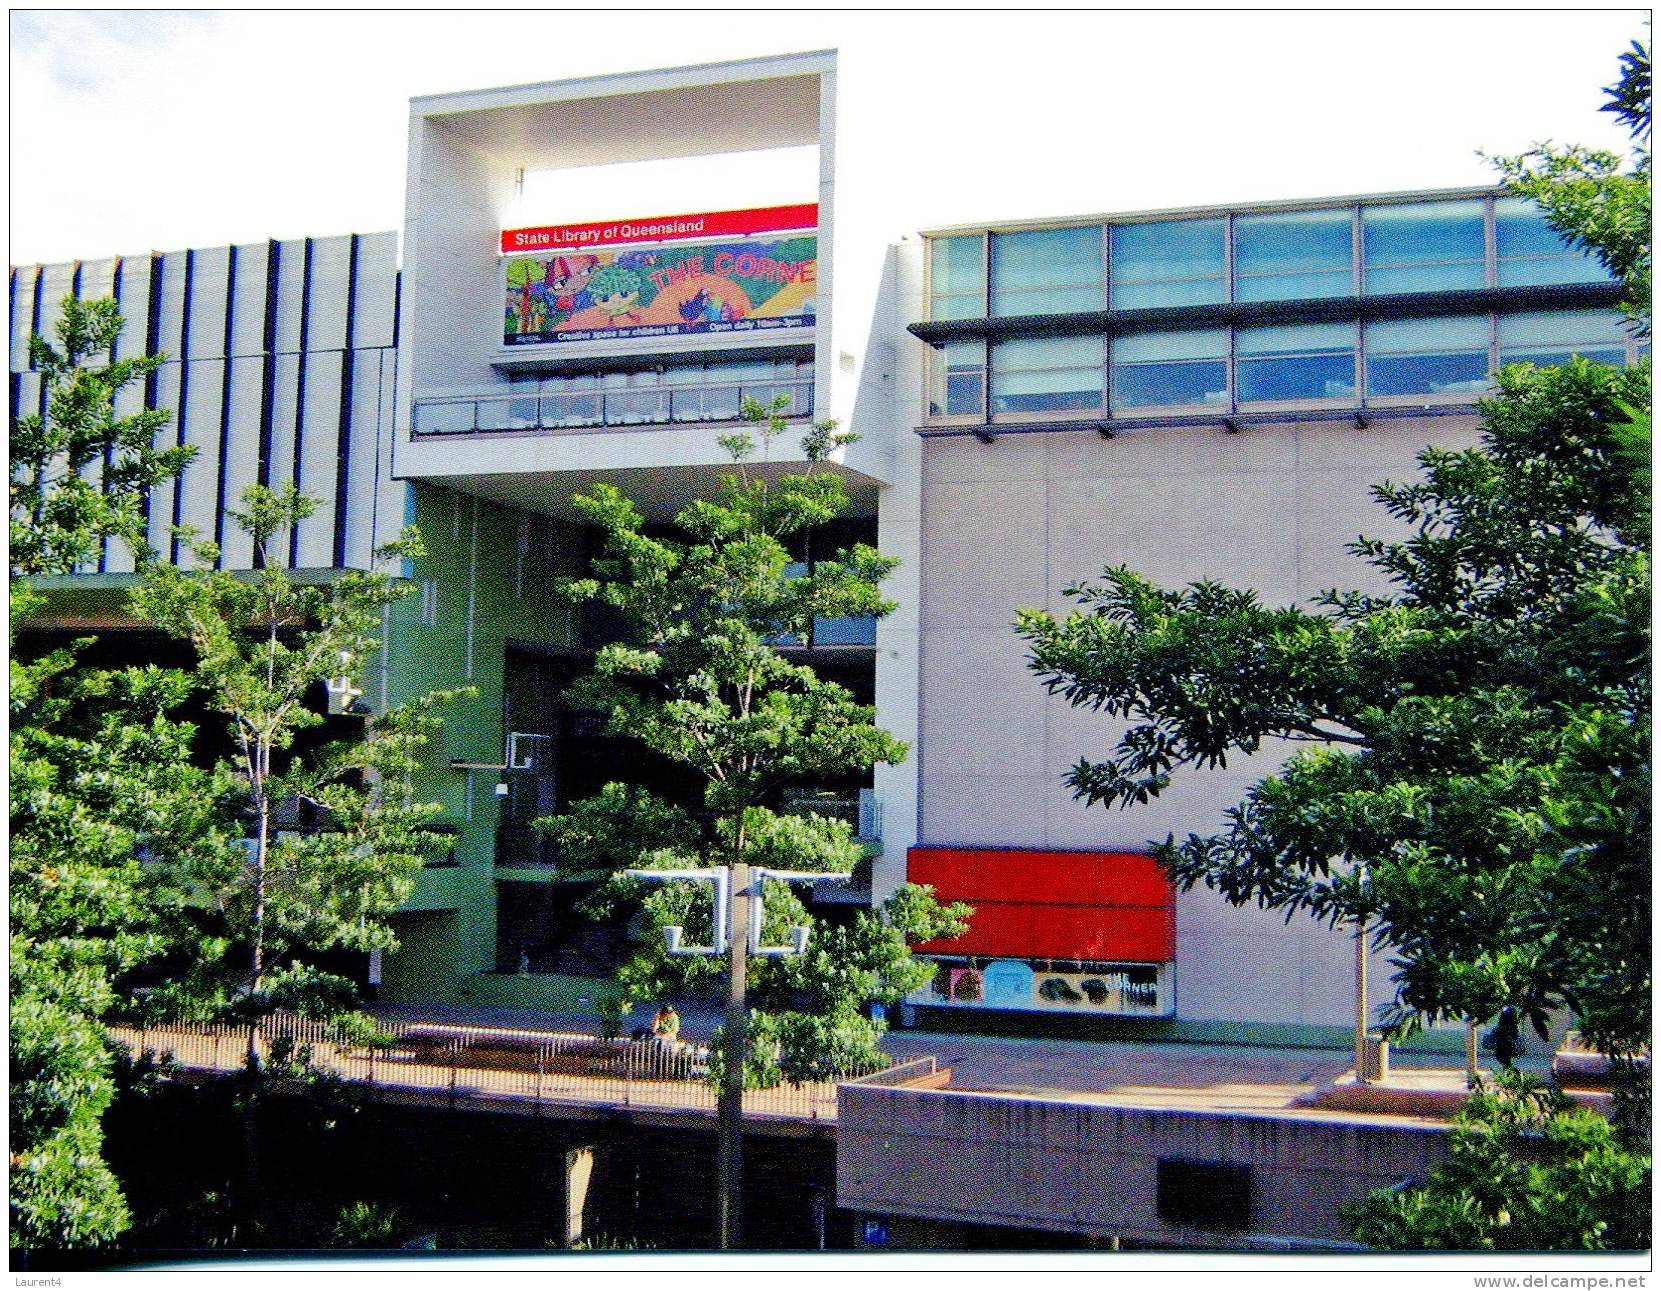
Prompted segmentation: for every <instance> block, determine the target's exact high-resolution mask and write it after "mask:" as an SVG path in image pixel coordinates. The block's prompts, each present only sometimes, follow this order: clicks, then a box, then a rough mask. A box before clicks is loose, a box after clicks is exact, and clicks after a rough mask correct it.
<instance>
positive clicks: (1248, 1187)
mask: <svg viewBox="0 0 1661 1291" xmlns="http://www.w3.org/2000/svg"><path fill="white" fill-rule="evenodd" d="M1157 1187H1158V1191H1157V1205H1158V1213H1159V1217H1160V1218H1161V1219H1163V1220H1167V1221H1169V1222H1170V1223H1173V1224H1192V1225H1193V1226H1194V1227H1196V1228H1244V1227H1246V1225H1247V1223H1248V1222H1249V1220H1250V1219H1251V1192H1252V1168H1251V1167H1250V1166H1249V1165H1237V1164H1234V1163H1232V1162H1227V1161H1189V1160H1186V1159H1184V1158H1182V1157H1161V1158H1160V1160H1159V1181H1158V1185H1157Z"/></svg>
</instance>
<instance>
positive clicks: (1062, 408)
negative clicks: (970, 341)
mask: <svg viewBox="0 0 1661 1291" xmlns="http://www.w3.org/2000/svg"><path fill="white" fill-rule="evenodd" d="M991 384H992V401H991V402H992V411H993V412H1004V413H1012V412H1013V413H1019V412H1078V411H1084V410H1088V409H1092V408H1100V407H1101V406H1102V342H1101V338H1100V337H1091V336H1078V337H1056V338H1044V339H1035V340H1022V341H1008V342H1005V343H1004V344H1001V345H994V346H993V347H992V381H991Z"/></svg>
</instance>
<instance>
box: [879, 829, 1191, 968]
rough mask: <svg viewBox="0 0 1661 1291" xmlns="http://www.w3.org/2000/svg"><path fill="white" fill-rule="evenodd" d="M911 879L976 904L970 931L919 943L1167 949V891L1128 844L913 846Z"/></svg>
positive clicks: (1053, 955) (1012, 952)
mask: <svg viewBox="0 0 1661 1291" xmlns="http://www.w3.org/2000/svg"><path fill="white" fill-rule="evenodd" d="M907 874H908V877H909V878H910V879H911V881H912V882H913V883H928V884H932V885H933V887H934V889H935V891H936V893H937V894H938V895H939V896H940V898H941V899H942V900H946V901H967V902H968V903H969V904H970V905H972V906H974V907H975V915H974V918H973V919H971V920H970V924H969V931H968V932H967V933H966V934H965V935H964V936H962V937H959V938H956V939H955V940H952V941H935V942H927V943H924V944H923V945H921V946H919V947H918V949H919V950H923V951H927V952H931V953H934V954H948V955H992V956H999V957H1007V958H1015V959H1020V958H1035V959H1097V960H1101V959H1109V960H1111V959H1118V960H1136V961H1140V962H1144V963H1147V962H1153V963H1165V962H1169V961H1171V960H1173V959H1175V958H1176V894H1175V891H1174V890H1173V888H1172V887H1171V883H1170V880H1168V879H1167V878H1166V877H1165V874H1164V871H1162V870H1161V869H1160V868H1159V866H1158V864H1157V863H1155V861H1154V860H1153V858H1152V857H1150V856H1144V855H1140V854H1138V853H1133V852H1052V851H1036V850H1032V851H1029V850H1024V849H1006V850H994V849H972V848H946V847H914V848H912V849H911V852H910V854H909V856H908V858H907Z"/></svg>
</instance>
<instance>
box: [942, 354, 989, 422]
mask: <svg viewBox="0 0 1661 1291" xmlns="http://www.w3.org/2000/svg"><path fill="white" fill-rule="evenodd" d="M985 368H986V345H985V342H983V341H952V342H951V343H949V344H948V345H946V346H945V347H944V348H943V349H940V350H936V351H935V352H934V353H933V354H931V355H930V356H929V378H930V380H929V416H931V417H968V416H983V415H984V414H985V411H986V373H985Z"/></svg>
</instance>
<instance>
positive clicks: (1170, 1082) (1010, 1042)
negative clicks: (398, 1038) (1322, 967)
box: [376, 1006, 1492, 1116]
mask: <svg viewBox="0 0 1661 1291" xmlns="http://www.w3.org/2000/svg"><path fill="white" fill-rule="evenodd" d="M376 1011H377V1012H378V1013H380V1014H382V1015H383V1016H386V1017H389V1018H397V1019H400V1020H422V1021H446V1022H453V1023H472V1024H474V1025H481V1026H514V1027H526V1028H534V1029H543V1028H547V1029H557V1028H562V1027H571V1028H574V1029H575V1028H582V1027H592V1026H593V1025H594V1019H593V1018H592V1017H588V1018H584V1017H576V1016H567V1015H563V1014H552V1013H539V1012H535V1011H532V1010H509V1009H488V1008H452V1007H445V1006H424V1007H415V1006H402V1007H391V1006H389V1007H386V1008H382V1009H377V1010H376ZM651 1012H652V1010H651V1008H650V1007H643V1008H641V1009H637V1010H636V1012H635V1015H634V1016H633V1017H631V1018H630V1019H629V1021H628V1024H627V1025H628V1026H629V1027H630V1028H633V1027H635V1026H643V1025H647V1024H649V1023H650V1021H651ZM719 1024H720V1015H719V1014H718V1013H717V1012H716V1011H715V1010H713V1009H699V1008H696V1007H688V1008H686V1009H684V1010H682V1022H681V1034H682V1036H683V1037H686V1038H695V1039H697V1040H699V1041H700V1042H702V1041H705V1040H707V1039H708V1037H709V1036H710V1035H711V1034H712V1033H713V1031H714V1030H715V1028H716V1027H717V1026H718V1025H719ZM882 1047H883V1050H884V1052H886V1053H888V1054H890V1055H891V1056H893V1057H894V1058H895V1059H896V1060H898V1061H904V1060H906V1059H910V1058H919V1057H934V1058H936V1059H938V1061H939V1063H940V1065H941V1066H942V1067H950V1068H951V1069H952V1088H954V1089H968V1090H985V1091H1001V1092H1010V1093H1024V1094H1037V1095H1049V1096H1055V1095H1061V1096H1063V1097H1067V1096H1073V1097H1080V1098H1088V1099H1090V1100H1091V1101H1097V1100H1103V1099H1105V1100H1108V1101H1112V1102H1116V1103H1125V1104H1128V1105H1136V1106H1145V1107H1205V1108H1210V1109H1229V1110H1240V1111H1253V1110H1258V1111H1270V1110H1274V1111H1277V1112H1279V1111H1282V1110H1289V1109H1291V1107H1292V1105H1293V1104H1295V1103H1296V1102H1297V1101H1299V1100H1301V1099H1306V1098H1308V1097H1309V1096H1310V1095H1312V1094H1313V1093H1314V1092H1315V1091H1316V1090H1318V1089H1321V1088H1323V1087H1325V1086H1328V1085H1330V1084H1332V1082H1334V1081H1335V1080H1337V1079H1339V1078H1340V1077H1342V1076H1343V1075H1345V1073H1347V1072H1349V1071H1350V1070H1351V1069H1352V1067H1353V1061H1352V1053H1351V1051H1350V1050H1348V1049H1293V1048H1267V1047H1260V1046H1253V1045H1223V1044H1192V1043H1186V1044H1185V1043H1175V1042H1172V1043H1149V1042H1133V1041H1117V1040H1062V1039H1052V1038H1046V1037H1020V1036H988V1035H965V1034H961V1033H958V1032H943V1031H915V1030H909V1031H900V1030H895V1031H890V1032H889V1033H888V1034H887V1035H886V1036H884V1038H883V1042H882ZM1391 1060H1392V1063H1393V1064H1394V1065H1396V1066H1397V1067H1401V1068H1405V1067H1435V1068H1449V1069H1450V1070H1449V1071H1448V1072H1447V1073H1446V1075H1445V1081H1446V1082H1451V1083H1452V1084H1454V1085H1458V1084H1460V1083H1461V1077H1460V1075H1459V1073H1458V1072H1457V1071H1456V1070H1451V1069H1452V1068H1455V1067H1456V1066H1457V1062H1456V1060H1453V1059H1450V1058H1449V1057H1448V1056H1447V1055H1444V1054H1427V1055H1407V1056H1406V1057H1405V1061H1404V1060H1403V1059H1402V1057H1400V1056H1398V1055H1394V1054H1393V1055H1392V1059H1391ZM1485 1065H1489V1066H1491V1065H1492V1062H1491V1060H1487V1061H1486V1062H1485ZM1313 1114H1315V1115H1329V1116H1330V1115H1332V1114H1333V1113H1331V1112H1324V1113H1322V1112H1314V1113H1313Z"/></svg>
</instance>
